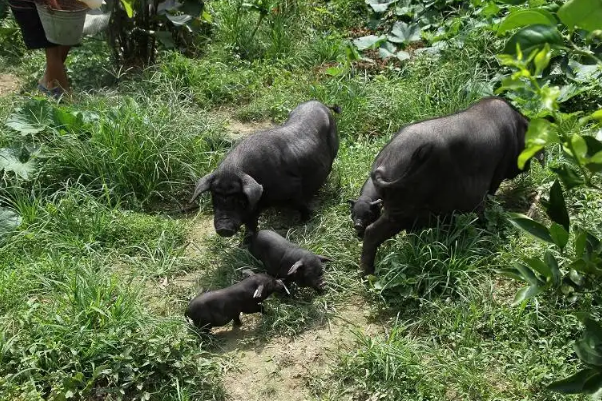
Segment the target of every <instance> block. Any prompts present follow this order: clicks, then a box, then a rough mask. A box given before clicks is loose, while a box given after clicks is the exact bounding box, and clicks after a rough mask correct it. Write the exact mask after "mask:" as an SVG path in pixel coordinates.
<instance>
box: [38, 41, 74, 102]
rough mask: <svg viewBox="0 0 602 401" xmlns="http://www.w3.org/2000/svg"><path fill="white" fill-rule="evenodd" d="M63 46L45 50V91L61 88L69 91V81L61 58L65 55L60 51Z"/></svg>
mask: <svg viewBox="0 0 602 401" xmlns="http://www.w3.org/2000/svg"><path fill="white" fill-rule="evenodd" d="M62 47H63V46H55V47H49V48H47V49H46V73H45V74H44V78H43V79H45V81H46V82H45V83H43V84H42V85H44V86H45V87H46V88H47V89H53V88H62V89H63V90H65V91H67V90H69V81H68V80H67V73H66V71H65V64H64V63H63V57H64V55H65V54H66V53H65V52H64V50H63V49H62Z"/></svg>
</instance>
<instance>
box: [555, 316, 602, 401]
mask: <svg viewBox="0 0 602 401" xmlns="http://www.w3.org/2000/svg"><path fill="white" fill-rule="evenodd" d="M580 318H581V320H582V322H583V324H584V326H585V331H584V332H583V335H582V336H581V338H580V339H579V340H578V341H577V342H576V343H575V352H576V353H577V356H578V357H579V360H580V361H581V362H582V363H583V364H584V365H585V366H586V368H585V369H582V370H580V371H579V372H577V373H575V374H574V375H572V376H570V377H567V378H566V379H563V380H558V381H556V382H554V383H552V384H550V385H549V386H548V388H549V389H550V390H554V391H558V392H560V393H565V394H579V393H585V394H594V393H596V392H597V391H598V390H599V389H601V388H602V326H601V325H600V323H599V322H597V321H595V320H594V319H592V318H591V317H590V316H588V315H580Z"/></svg>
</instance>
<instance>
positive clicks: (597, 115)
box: [590, 109, 602, 121]
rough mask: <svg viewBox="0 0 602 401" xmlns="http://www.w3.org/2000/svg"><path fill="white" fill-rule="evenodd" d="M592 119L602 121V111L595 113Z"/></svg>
mask: <svg viewBox="0 0 602 401" xmlns="http://www.w3.org/2000/svg"><path fill="white" fill-rule="evenodd" d="M590 117H591V118H594V119H596V120H600V121H602V109H600V110H597V111H594V112H593V113H592V114H591V115H590Z"/></svg>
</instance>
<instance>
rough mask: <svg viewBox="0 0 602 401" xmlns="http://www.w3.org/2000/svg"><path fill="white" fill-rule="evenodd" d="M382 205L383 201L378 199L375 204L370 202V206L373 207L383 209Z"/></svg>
mask: <svg viewBox="0 0 602 401" xmlns="http://www.w3.org/2000/svg"><path fill="white" fill-rule="evenodd" d="M382 205H383V200H382V199H377V200H375V201H373V202H370V206H372V207H381V206H382Z"/></svg>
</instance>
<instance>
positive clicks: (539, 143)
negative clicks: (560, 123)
mask: <svg viewBox="0 0 602 401" xmlns="http://www.w3.org/2000/svg"><path fill="white" fill-rule="evenodd" d="M555 142H559V139H558V135H557V134H556V132H555V131H554V127H553V125H552V123H551V122H549V121H548V120H546V119H543V118H534V119H533V120H531V121H530V122H529V128H528V129H527V133H526V134H525V149H524V150H523V151H522V152H521V154H520V155H519V156H518V168H519V169H521V170H523V169H524V168H525V164H526V163H527V161H528V160H529V159H531V158H532V157H533V156H535V154H536V153H537V152H539V151H540V150H541V149H543V148H544V147H545V146H547V145H549V144H551V143H555Z"/></svg>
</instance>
